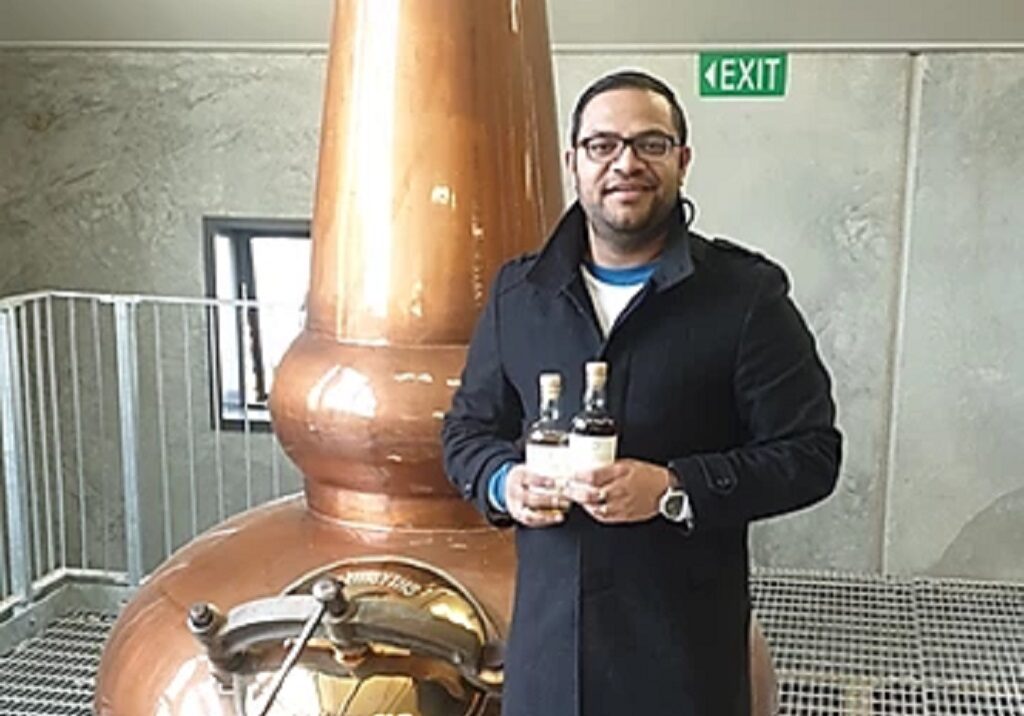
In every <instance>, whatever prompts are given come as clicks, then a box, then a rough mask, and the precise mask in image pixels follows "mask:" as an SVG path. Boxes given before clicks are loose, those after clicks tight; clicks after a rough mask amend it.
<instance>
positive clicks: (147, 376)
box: [0, 292, 301, 621]
mask: <svg viewBox="0 0 1024 716" xmlns="http://www.w3.org/2000/svg"><path fill="white" fill-rule="evenodd" d="M285 312H288V313H287V314H286V313H285ZM277 313H280V314H281V316H282V317H283V320H285V321H287V322H288V323H289V325H294V324H295V320H296V316H295V311H294V309H293V308H284V307H277V306H268V305H256V304H253V303H252V302H249V301H225V300H213V299H185V298H168V297H152V296H118V295H97V294H82V293H71V292H47V293H38V294H30V295H23V296H15V297H11V298H7V299H2V300H0V444H2V455H3V460H2V463H0V470H2V478H3V483H2V484H3V488H2V490H0V621H3V619H4V618H5V616H9V615H10V614H11V613H16V612H18V611H19V610H24V609H26V608H27V607H30V606H31V605H32V604H33V602H34V601H35V600H36V599H38V598H39V597H40V596H42V595H44V594H45V593H47V592H48V591H50V590H51V589H52V588H53V587H54V586H55V585H59V584H61V583H63V582H65V581H66V580H68V579H90V580H97V581H106V582H110V583H113V584H120V585H125V586H135V585H137V584H139V582H140V581H141V580H142V579H143V578H144V575H146V574H147V573H148V572H149V571H151V570H152V569H153V568H154V567H156V566H157V565H158V564H159V563H160V562H162V561H163V560H164V559H166V558H167V557H168V556H169V555H170V554H171V553H172V552H173V551H174V550H175V549H177V548H178V547H180V546H181V545H183V544H184V543H186V542H187V541H189V540H190V539H192V538H193V537H194V536H196V535H197V534H199V533H200V532H202V531H203V530H205V529H207V528H208V527H210V526H212V525H214V524H216V523H218V522H221V521H222V520H224V519H225V518H227V517H229V516H231V515H233V514H236V513H238V512H240V511H243V510H245V509H248V508H249V507H252V506H254V505H257V504H260V503H263V502H266V501H267V500H269V499H272V498H274V497H278V496H280V495H283V494H287V493H290V492H295V491H297V490H298V489H299V488H300V486H301V476H300V474H299V473H298V471H297V470H296V469H295V468H294V466H292V465H291V463H290V462H289V461H288V460H287V458H286V457H285V456H284V454H283V453H282V451H281V449H280V446H279V445H278V443H277V441H276V439H275V438H274V436H273V433H272V432H270V431H269V430H268V429H267V427H268V426H267V423H266V411H265V409H264V408H263V407H262V406H259V405H257V404H255V403H253V401H251V400H248V399H246V396H247V395H249V394H250V393H251V391H250V390H249V386H248V385H247V382H248V381H250V380H252V379H253V378H254V376H253V375H252V374H251V373H252V365H251V362H249V361H247V360H246V355H247V353H246V351H247V350H248V348H249V346H247V343H246V341H247V337H250V336H251V335H253V332H252V330H251V329H252V322H253V321H254V320H263V321H266V320H267V318H268V316H271V317H272V316H274V315H276V314H277ZM236 328H237V330H235V329H236ZM225 336H229V337H230V336H234V338H233V340H234V349H235V351H232V348H231V341H228V342H227V343H225V341H224V340H223V338H224V337H225ZM239 350H240V351H242V352H241V353H238V352H237V351H239ZM235 368H237V370H234V369H235ZM225 370H227V371H228V372H227V373H225ZM233 370H234V372H232V371H233ZM227 374H230V375H232V376H234V379H235V381H236V383H238V381H240V385H234V386H233V387H232V391H234V396H235V398H236V403H235V404H234V405H229V401H226V400H225V396H226V395H227V394H228V392H229V391H226V390H225V389H224V386H223V385H222V381H223V380H224V376H225V375H227Z"/></svg>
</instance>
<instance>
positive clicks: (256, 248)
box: [203, 217, 311, 430]
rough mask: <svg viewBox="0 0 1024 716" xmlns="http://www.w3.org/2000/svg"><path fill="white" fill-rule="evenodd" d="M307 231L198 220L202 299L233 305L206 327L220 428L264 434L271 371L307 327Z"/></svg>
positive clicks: (287, 225)
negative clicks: (203, 263) (203, 283)
mask: <svg viewBox="0 0 1024 716" xmlns="http://www.w3.org/2000/svg"><path fill="white" fill-rule="evenodd" d="M309 229H310V224H309V222H308V221H301V220H284V219H235V218H220V217H206V218H204V219H203V236H204V244H205V245H204V249H205V253H206V291H207V295H208V296H209V297H211V298H218V299H229V300H233V301H237V303H234V304H221V305H220V306H218V307H217V308H216V309H215V310H214V311H213V317H214V320H213V321H212V322H211V325H210V341H211V344H212V349H213V350H212V351H211V354H212V355H213V356H215V360H214V361H213V367H214V374H211V376H210V388H211V394H212V395H213V396H214V401H213V404H214V410H215V411H216V412H215V414H214V416H213V419H214V420H219V421H220V425H221V427H222V428H225V429H229V430H230V429H236V430H237V429H243V428H245V427H247V426H248V427H251V428H254V429H269V424H270V414H269V412H268V410H267V400H268V398H269V395H270V388H271V386H272V385H273V382H274V369H275V368H276V367H277V364H278V363H279V362H280V360H281V358H282V356H284V352H285V351H286V350H287V349H288V346H289V345H290V344H291V342H292V340H293V339H294V338H295V336H296V335H298V333H299V331H300V330H302V327H303V325H304V324H305V299H306V290H307V288H308V286H309V265H310V248H311V242H310V240H309V234H310V232H309ZM256 302H258V303H259V306H258V307H257V306H256V305H255V303H256Z"/></svg>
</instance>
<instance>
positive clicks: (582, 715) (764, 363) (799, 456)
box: [442, 204, 841, 716]
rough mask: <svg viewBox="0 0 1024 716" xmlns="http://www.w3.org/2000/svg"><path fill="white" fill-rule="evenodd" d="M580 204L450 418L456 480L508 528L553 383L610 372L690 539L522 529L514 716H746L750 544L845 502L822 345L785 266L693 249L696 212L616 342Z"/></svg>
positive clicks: (740, 252)
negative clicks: (513, 467) (771, 525)
mask: <svg viewBox="0 0 1024 716" xmlns="http://www.w3.org/2000/svg"><path fill="white" fill-rule="evenodd" d="M585 226H586V222H585V217H584V215H583V212H582V210H581V208H580V207H579V205H578V204H577V205H574V206H573V207H572V208H571V209H570V210H569V211H568V212H567V214H566V215H565V216H564V217H563V219H562V222H561V223H560V225H559V226H558V228H557V229H556V230H555V232H554V234H553V236H552V237H551V239H550V240H549V241H548V243H547V244H545V246H544V248H543V249H542V250H541V251H540V252H539V253H537V254H531V255H527V256H525V257H522V258H519V259H516V260H513V261H511V262H509V263H507V264H506V265H505V266H503V267H502V269H501V271H500V272H499V274H498V276H497V278H496V279H495V281H494V284H493V286H492V290H491V294H490V297H489V299H488V303H487V305H486V307H485V309H484V312H483V314H482V315H481V318H480V321H479V323H478V325H477V329H476V332H475V334H474V336H473V339H472V342H471V344H470V348H469V353H468V356H467V360H466V366H465V369H464V372H463V375H462V382H461V386H460V387H459V389H458V390H457V391H456V394H455V396H454V399H453V404H452V408H451V411H450V412H449V413H448V414H447V415H446V416H445V420H444V426H443V431H442V432H443V435H442V437H443V443H444V454H445V465H446V470H447V472H448V475H449V477H450V479H451V480H452V482H453V483H454V484H455V485H456V487H457V488H458V489H459V490H460V491H461V493H462V494H463V495H464V496H465V498H466V499H469V500H473V501H475V503H476V504H477V505H478V506H479V508H480V509H481V511H482V512H484V514H485V515H487V517H488V518H489V519H490V520H492V521H493V522H495V523H497V524H508V518H507V517H506V516H504V515H502V514H500V513H497V512H495V511H494V510H493V509H492V508H491V506H490V504H489V503H488V500H487V484H488V479H489V477H490V476H491V474H492V473H493V472H494V471H495V470H497V469H498V467H499V466H501V465H502V463H504V462H506V461H510V460H511V461H515V462H519V461H522V459H523V450H522V436H523V434H524V432H525V430H526V428H527V426H528V425H529V424H530V422H532V421H533V420H535V419H536V417H537V413H538V399H539V396H538V386H537V377H538V375H539V374H540V373H541V372H544V371H558V372H560V373H561V374H562V380H563V394H562V396H563V397H562V402H561V407H562V413H563V415H567V416H568V415H571V414H572V413H574V412H575V411H576V410H578V409H579V405H580V400H581V396H582V392H583V364H584V363H585V362H586V361H588V360H592V359H595V358H599V359H603V360H606V361H607V362H608V365H609V375H608V385H607V394H608V406H609V410H610V411H611V413H612V414H613V415H614V417H615V418H616V420H617V422H618V425H619V426H620V434H619V448H618V450H619V457H631V458H637V459H642V460H647V461H650V462H654V463H659V464H662V465H667V466H669V467H670V468H671V469H672V470H673V471H674V472H675V473H676V474H677V475H678V476H679V478H680V479H681V480H682V483H683V486H684V487H685V489H686V491H687V493H688V494H689V496H690V500H691V504H692V506H693V512H694V518H695V525H694V529H693V530H692V531H690V532H687V531H685V530H684V529H683V528H681V527H680V526H677V525H675V524H673V523H670V522H668V521H666V520H664V519H662V518H660V517H658V518H655V519H652V520H649V521H646V522H642V523H635V524H628V525H614V526H608V525H602V524H600V523H598V522H596V521H595V520H593V519H591V518H590V516H589V515H587V513H585V512H584V511H583V510H581V509H579V508H575V507H574V508H572V509H571V510H570V512H569V514H568V516H567V519H566V520H565V522H563V523H562V524H560V525H558V526H554V527H546V528H541V529H530V528H525V527H520V528H517V535H516V544H517V550H518V558H519V562H518V572H517V581H516V594H515V609H514V615H513V619H512V626H511V630H510V635H509V641H508V645H507V652H506V665H505V691H504V695H503V713H504V714H505V715H506V716H625V715H626V714H658V715H659V716H660V715H662V714H672V715H673V716H741V715H745V714H747V713H748V711H749V701H750V696H749V673H748V672H749V665H748V628H749V619H750V596H749V589H748V555H747V526H748V524H749V523H750V522H751V521H752V520H756V519H759V518H763V517H768V516H771V515H777V514H780V513H784V512H787V511H790V510H794V509H797V508H800V507H804V506H806V505H809V504H811V503H813V502H815V501H817V500H820V499H822V498H823V497H825V496H826V495H828V494H829V493H830V492H831V491H832V489H833V488H834V486H835V483H836V478H837V475H838V468H839V460H840V447H841V438H840V435H839V433H838V431H837V430H836V429H835V427H834V418H835V407H834V404H833V401H832V398H831V382H830V379H829V376H828V373H827V372H826V370H825V368H824V366H823V365H822V362H821V360H820V358H819V356H818V354H817V351H816V348H815V343H814V340H813V338H812V336H811V334H810V332H809V331H808V329H807V327H806V325H805V323H804V321H803V319H802V318H801V316H800V314H799V313H798V311H797V309H796V307H795V306H794V304H793V303H792V301H791V300H790V299H789V297H788V293H789V284H788V281H787V278H786V276H785V274H784V272H783V271H782V270H781V269H780V268H779V267H778V266H777V265H775V264H773V263H772V262H770V261H769V260H768V259H766V258H764V257H762V256H760V255H757V254H755V253H752V252H749V251H747V250H745V249H741V248H739V247H737V246H735V245H733V244H730V243H728V242H725V241H722V240H715V241H708V240H707V239H704V238H702V237H701V236H699V235H697V234H696V233H693V232H691V231H689V230H688V229H687V228H686V227H685V225H684V224H683V222H682V211H681V207H680V209H679V210H678V211H677V212H676V214H675V221H674V226H673V229H672V230H671V231H670V235H669V238H668V241H667V243H666V247H665V249H664V250H663V252H662V254H661V256H660V258H659V261H658V267H657V269H656V270H655V273H654V275H653V276H652V277H651V280H650V281H648V283H647V284H646V285H645V287H644V288H643V289H642V290H641V291H640V293H639V294H638V295H637V296H636V297H635V298H634V299H633V301H632V302H631V303H630V304H629V305H628V306H627V307H626V309H625V310H624V311H623V313H622V315H620V316H619V318H618V320H617V321H616V323H615V325H614V326H613V327H612V329H611V332H610V335H609V336H608V338H607V339H605V338H604V337H603V336H602V333H601V330H600V328H599V326H598V323H597V319H596V317H595V314H594V309H593V306H592V304H591V301H590V298H589V295H588V293H587V290H586V287H585V286H584V284H583V280H582V277H581V275H580V270H579V266H580V262H581V260H582V259H583V258H584V256H585V252H586V246H587V244H586V231H585Z"/></svg>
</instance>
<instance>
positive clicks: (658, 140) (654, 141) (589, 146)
mask: <svg viewBox="0 0 1024 716" xmlns="http://www.w3.org/2000/svg"><path fill="white" fill-rule="evenodd" d="M680 144H682V142H680V141H679V140H678V139H676V138H675V137H673V136H670V135H668V134H665V133H664V132H641V133H640V134H637V135H634V136H632V137H623V136H622V135H621V134H595V135H594V136H592V137H587V138H586V139H581V140H580V141H579V142H577V143H576V146H577V147H583V151H585V152H586V153H587V159H589V160H590V161H592V162H611V161H614V160H616V159H618V158H619V157H620V156H621V155H622V153H623V152H624V151H625V150H626V147H631V148H632V149H633V153H634V154H636V155H637V156H638V157H640V158H641V159H663V158H664V157H666V156H668V153H669V152H671V151H672V149H673V147H678V146H679V145H680Z"/></svg>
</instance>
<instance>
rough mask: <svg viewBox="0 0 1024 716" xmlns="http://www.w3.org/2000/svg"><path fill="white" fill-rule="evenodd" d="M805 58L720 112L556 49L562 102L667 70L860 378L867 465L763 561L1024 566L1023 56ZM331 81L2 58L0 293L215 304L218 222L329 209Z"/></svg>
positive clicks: (673, 68) (848, 376)
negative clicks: (205, 286) (611, 77)
mask: <svg viewBox="0 0 1024 716" xmlns="http://www.w3.org/2000/svg"><path fill="white" fill-rule="evenodd" d="M790 59H791V66H792V69H791V73H792V76H791V90H790V93H789V95H788V96H787V97H786V98H785V99H783V100H770V101H764V100H762V101H735V100H732V101H728V100H718V101H709V100H701V99H699V98H697V97H695V96H694V80H695V74H696V71H695V67H694V65H695V59H694V57H693V55H691V54H664V53H660V54H657V55H648V56H643V55H636V56H625V55H609V54H607V53H603V54H583V53H578V52H574V53H572V54H562V55H556V80H557V85H558V97H559V109H560V112H561V113H562V116H563V118H564V115H565V114H566V112H567V110H568V108H569V106H570V104H571V102H572V100H573V99H574V98H575V95H576V94H577V93H578V92H579V90H580V89H581V88H582V87H583V86H584V85H585V84H586V82H588V81H589V80H590V79H592V78H593V77H594V76H595V75H596V74H598V73H600V72H602V71H604V70H607V69H611V68H614V67H619V66H624V65H639V66H644V67H647V68H649V69H651V70H652V71H654V72H656V73H658V74H661V75H663V76H664V77H665V78H666V79H668V80H670V81H671V82H672V83H673V84H675V85H676V86H677V87H678V89H679V90H680V93H681V95H682V97H683V99H684V101H685V102H686V103H687V105H688V109H689V114H690V117H691V120H692V123H693V126H694V129H693V137H694V144H695V147H696V159H695V164H694V168H693V172H692V174H691V177H690V181H689V183H688V191H689V193H690V194H691V196H693V198H694V199H695V200H696V202H697V204H698V206H699V207H700V215H699V218H698V222H697V226H698V228H699V229H700V230H702V231H703V232H705V233H709V234H715V235H726V236H730V237H733V238H735V239H736V240H738V241H740V242H741V243H746V244H748V245H752V246H756V247H759V248H760V249H762V250H763V251H765V252H766V253H768V254H769V255H771V256H773V257H775V258H777V259H779V260H780V261H782V262H783V263H784V264H785V265H786V266H787V267H788V269H789V271H790V275H791V277H792V279H793V283H794V295H795V296H796V299H797V301H798V303H799V304H800V305H801V307H802V308H803V309H804V312H805V314H806V316H807V318H808V320H809V322H810V323H811V324H812V326H813V328H814V329H815V331H816V334H817V336H818V338H819V342H820V345H821V349H822V352H823V353H824V355H825V357H826V360H827V361H828V363H829V365H830V366H831V368H832V370H833V372H834V375H835V378H836V394H837V396H838V399H839V405H840V421H841V424H842V428H843V430H844V432H845V434H846V436H847V440H848V442H847V455H846V459H845V461H844V466H843V479H842V483H841V485H840V488H839V491H838V493H837V494H836V495H835V496H834V497H833V498H831V499H830V500H829V501H828V502H826V503H825V504H824V505H821V506H819V507H817V508H814V509H812V510H809V511H807V512H805V513H802V514H799V515H794V516H789V517H785V518H781V519H778V520H774V521H772V522H771V523H769V524H765V525H760V526H758V528H757V530H756V533H755V557H756V559H757V561H758V562H759V563H762V564H768V565H777V566H799V567H820V568H833V569H843V570H856V571H877V570H882V569H885V570H888V571H892V572H904V573H905V572H913V573H922V572H923V573H941V574H961V575H969V576H982V577H984V576H987V577H1013V578H1020V577H1021V576H1022V568H1021V563H1022V560H1020V559H1019V558H1017V557H1016V556H1015V555H1016V552H1019V549H1017V550H1016V551H1013V550H1012V548H1011V547H1010V545H1013V544H1016V545H1020V544H1022V539H1021V536H1022V535H1021V527H1020V525H1021V524H1024V495H1022V488H1024V485H1022V478H1021V473H1020V471H1019V468H1017V462H1018V461H1017V460H1016V457H1017V456H1016V452H1017V451H1016V449H1015V446H1016V441H1015V439H1014V437H1015V435H1016V433H1017V432H1019V430H1020V428H1021V427H1024V425H1022V423H1024V407H1022V406H1024V401H1021V400H1020V399H1019V398H1020V397H1021V396H1020V391H1021V388H1020V385H1021V380H1020V379H1021V378H1022V377H1024V376H1022V375H1021V372H1022V370H1021V366H1022V365H1024V363H1022V360H1021V359H1022V358H1024V356H1022V355H1021V352H1022V350H1024V343H1022V342H1021V338H1020V332H1019V330H1015V329H1016V326H1015V324H1014V322H1013V321H1012V316H1013V314H1012V313H1011V311H1012V310H1013V308H1012V303H1011V299H1012V297H1013V296H1014V294H1015V293H1016V292H1019V290H1020V288H1019V286H1020V285H1021V284H1022V282H1021V281H1020V276H1019V274H1020V272H1021V269H1019V268H1017V266H1018V264H1017V263H1016V262H1015V261H1014V259H1015V258H1017V256H1018V253H1019V251H1020V249H1019V248H1017V245H1018V244H1019V242H1015V239H1016V237H1017V232H1018V231H1019V229H1017V227H1019V226H1021V225H1022V224H1021V220H1022V219H1024V216H1022V214H1021V211H1022V210H1021V209H1020V207H1019V204H1018V203H1017V202H1015V201H1014V199H1015V197H1017V196H1019V195H1020V194H1021V190H1022V188H1024V172H1022V169H1024V166H1022V161H1024V160H1022V156H1024V146H1022V145H1021V137H1022V136H1024V112H1022V109H1024V106H1022V105H1024V81H1022V79H1021V78H1022V77H1024V57H1022V56H1020V55H1002V56H995V55H972V54H961V55H951V56H926V57H924V58H922V59H917V60H914V59H912V58H911V57H909V56H907V55H900V54H882V55H868V54H855V55H841V54H814V55H808V54H798V55H792V56H791V58H790ZM915 62H917V63H920V65H919V69H920V72H917V73H915V71H914V64H915ZM323 67H324V64H323V57H322V56H320V55H308V56H303V55H269V54H265V55H246V54H227V55H226V54H205V53H179V52H175V53H170V52H168V53H130V52H80V53H68V52H38V51H17V52H14V51H10V52H5V53H0V295H2V294H6V293H12V292H15V291H23V290H27V289H31V288H40V287H46V286H55V287H61V288H84V289H92V290H103V291H140V292H146V293H165V294H167V293H169V294H191V295H198V294H199V293H200V292H201V291H202V266H201V260H202V253H201V246H200V238H201V237H200V224H199V220H200V217H201V216H202V215H203V214H210V213H219V214H235V215H262V216H286V217H302V216H308V214H309V212H310V206H311V199H312V195H313V175H314V172H315V164H316V155H315V150H316V144H317V138H318V129H317V127H318V123H319V113H320V98H321V85H322V81H323ZM915 78H919V79H920V92H918V93H915V92H911V91H910V88H911V86H912V84H913V81H914V80H915ZM914 97H919V98H920V103H919V105H918V106H917V107H916V108H915V107H914V106H913V105H912V102H911V100H912V98H914ZM918 117H919V120H918V119H917V118H918ZM918 124H919V126H920V132H917V131H910V130H909V129H908V128H910V127H912V126H913V127H916V126H918ZM563 126H564V122H563ZM915 156H916V157H917V158H918V159H917V164H914V162H913V158H914V157H915ZM908 160H910V161H909V163H908ZM915 166H916V168H917V169H916V171H914V172H913V176H912V177H911V178H912V179H913V181H912V182H911V183H910V186H911V187H912V188H913V192H914V193H913V194H912V195H911V196H910V197H906V198H905V197H904V188H905V184H906V182H907V178H908V167H910V168H911V170H912V169H913V168H914V167H915ZM905 210H909V211H907V212H906V215H907V216H909V217H910V219H911V223H910V225H909V233H908V234H905V231H904V213H905ZM1015 252H1017V253H1015ZM904 258H906V270H905V271H904ZM894 390H895V391H896V392H895V395H896V396H897V399H896V400H894V398H893V396H894ZM894 407H895V409H896V410H895V416H896V422H895V423H894V424H893V423H892V422H891V420H892V416H893V415H894ZM147 419H151V416H150V417H149V418H147ZM891 438H895V441H896V442H895V443H891ZM180 447H181V446H180V444H179V445H178V448H179V450H180ZM204 454H205V456H206V457H207V458H208V457H209V452H208V450H207V451H205V452H204ZM236 454H237V453H236ZM178 456H179V457H180V452H179V453H178ZM264 467H265V466H264ZM148 469H149V470H152V467H150V468H148ZM261 469H262V468H261ZM149 489H150V491H149V493H147V494H148V496H149V497H150V499H159V495H158V493H156V492H154V491H153V489H154V488H152V487H150V488H149ZM175 502H176V506H177V508H178V509H181V498H180V497H178V498H175Z"/></svg>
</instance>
